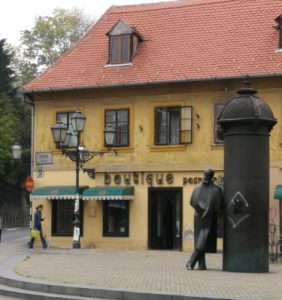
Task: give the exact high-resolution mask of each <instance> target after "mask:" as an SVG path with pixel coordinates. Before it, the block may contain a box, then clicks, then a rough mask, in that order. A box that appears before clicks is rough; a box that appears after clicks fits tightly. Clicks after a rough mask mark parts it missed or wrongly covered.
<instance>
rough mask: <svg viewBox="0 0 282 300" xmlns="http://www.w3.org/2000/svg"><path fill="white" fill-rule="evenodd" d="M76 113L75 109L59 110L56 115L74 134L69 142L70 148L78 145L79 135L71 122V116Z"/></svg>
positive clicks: (58, 120)
mask: <svg viewBox="0 0 282 300" xmlns="http://www.w3.org/2000/svg"><path fill="white" fill-rule="evenodd" d="M74 113H75V111H71V112H57V115H56V121H57V122H62V123H63V124H65V125H66V126H67V128H68V130H69V131H70V132H71V133H72V136H71V139H70V142H69V147H70V148H71V147H76V145H77V135H76V134H74V132H73V128H72V124H71V117H72V116H73V114H74Z"/></svg>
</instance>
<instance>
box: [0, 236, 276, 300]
mask: <svg viewBox="0 0 282 300" xmlns="http://www.w3.org/2000/svg"><path fill="white" fill-rule="evenodd" d="M25 244H26V240H18V241H17V242H13V243H10V244H9V243H7V244H5V245H4V244H3V245H2V244H0V251H1V255H0V264H1V266H0V267H1V268H2V274H3V266H4V267H5V263H6V267H5V268H6V269H8V268H10V270H6V271H7V274H8V273H9V272H10V273H9V274H10V276H14V278H16V279H19V278H21V279H22V280H28V281H35V282H37V283H38V282H42V283H43V282H45V283H48V284H53V283H54V284H56V285H58V284H62V285H63V286H64V287H65V288H66V287H68V286H69V287H72V286H81V287H88V289H89V288H90V289H91V288H93V289H99V290H100V291H104V292H105V297H108V295H109V294H107V293H106V292H107V290H109V291H115V290H117V291H121V290H122V291H128V292H134V293H135V294H138V293H141V295H142V293H147V295H148V294H149V295H152V298H151V299H155V298H154V295H160V294H161V295H163V298H164V296H165V295H175V296H180V297H181V296H183V297H181V298H179V299H196V297H200V298H199V299H241V300H250V299H255V300H260V299H261V300H262V299H265V300H278V299H282V263H280V264H270V272H269V273H267V274H251V273H230V272H223V271H222V270H221V269H222V255H221V254H208V255H207V259H206V260H207V267H208V270H206V271H199V270H193V271H188V270H186V269H185V267H184V266H185V262H186V260H187V258H188V256H189V254H188V253H184V252H177V251H116V250H102V249H76V250H73V249H52V248H51V249H47V250H41V249H35V250H34V251H29V250H28V249H26V248H25ZM3 248H5V249H6V251H7V252H6V259H3V257H2V255H3V254H2V253H3V251H2V250H4V249H3ZM7 253H9V254H8V255H7ZM8 258H9V259H10V261H14V262H15V268H14V269H13V268H12V267H11V266H12V265H13V264H7V261H8ZM11 268H12V269H13V270H11ZM11 274H12V275H11ZM185 296H186V297H185ZM188 296H191V297H190V298H189V297H188ZM100 297H101V295H100ZM101 298H104V297H101ZM146 298H147V299H148V297H146ZM128 299H129V298H128ZM132 299H133V298H132ZM139 299H144V298H142V297H141V298H139ZM156 299H157V298H156ZM159 299H161V298H159ZM173 299H174V298H173Z"/></svg>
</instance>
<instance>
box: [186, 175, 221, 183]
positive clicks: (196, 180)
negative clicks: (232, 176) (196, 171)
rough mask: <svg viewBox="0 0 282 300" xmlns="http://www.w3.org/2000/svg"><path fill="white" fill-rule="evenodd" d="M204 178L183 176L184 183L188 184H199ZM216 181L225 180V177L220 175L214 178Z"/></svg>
mask: <svg viewBox="0 0 282 300" xmlns="http://www.w3.org/2000/svg"><path fill="white" fill-rule="evenodd" d="M202 180H203V178H202V177H183V185H186V184H199V183H201V182H202ZM213 180H214V182H215V183H217V184H219V183H223V182H224V177H223V176H221V175H219V176H218V177H214V178H213Z"/></svg>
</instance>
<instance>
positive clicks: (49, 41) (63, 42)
mask: <svg viewBox="0 0 282 300" xmlns="http://www.w3.org/2000/svg"><path fill="white" fill-rule="evenodd" d="M91 23H92V22H91V21H90V19H89V18H88V17H87V16H85V15H84V14H83V13H82V11H81V10H79V9H76V8H74V9H72V10H66V9H59V8H57V9H55V10H54V11H53V12H52V15H51V16H45V17H42V16H39V17H37V18H36V19H35V25H34V27H33V28H32V29H31V30H24V31H22V33H21V45H20V47H19V48H18V49H17V56H16V58H15V61H14V66H15V69H16V72H17V73H18V75H19V77H20V79H21V82H20V84H24V83H26V82H28V81H30V80H31V79H33V78H34V77H36V76H37V75H38V74H40V73H41V72H42V71H43V70H45V69H46V68H47V67H49V66H50V65H52V64H53V63H54V62H55V61H56V60H57V59H58V57H59V56H61V55H62V54H64V53H65V52H66V51H67V50H68V49H70V48H71V47H72V46H73V45H74V44H75V43H76V42H77V41H78V40H79V39H80V38H81V37H82V36H83V34H84V33H85V32H86V31H87V30H88V28H89V26H90V25H91Z"/></svg>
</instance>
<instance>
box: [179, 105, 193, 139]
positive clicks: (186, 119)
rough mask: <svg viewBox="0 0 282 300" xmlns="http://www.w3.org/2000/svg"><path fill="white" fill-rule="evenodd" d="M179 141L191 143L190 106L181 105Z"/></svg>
mask: <svg viewBox="0 0 282 300" xmlns="http://www.w3.org/2000/svg"><path fill="white" fill-rule="evenodd" d="M180 131H181V132H180V143H181V144H190V143H192V106H183V107H181V127H180Z"/></svg>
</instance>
